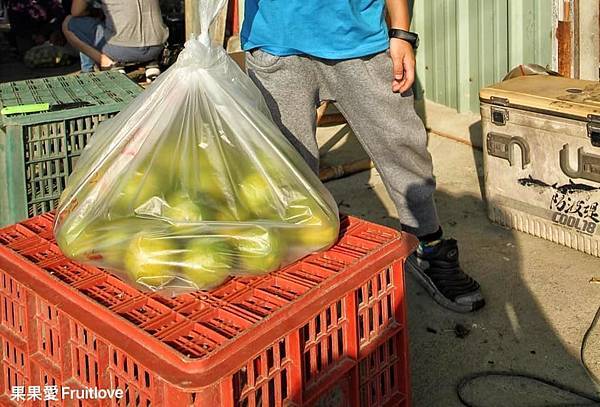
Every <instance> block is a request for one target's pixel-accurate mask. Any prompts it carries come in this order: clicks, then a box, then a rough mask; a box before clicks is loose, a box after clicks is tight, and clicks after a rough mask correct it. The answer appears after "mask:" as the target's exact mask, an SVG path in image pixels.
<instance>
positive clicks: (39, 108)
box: [0, 103, 50, 116]
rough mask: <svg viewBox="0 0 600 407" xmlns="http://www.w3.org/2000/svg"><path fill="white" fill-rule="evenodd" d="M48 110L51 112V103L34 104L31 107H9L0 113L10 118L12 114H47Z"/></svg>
mask: <svg viewBox="0 0 600 407" xmlns="http://www.w3.org/2000/svg"><path fill="white" fill-rule="evenodd" d="M48 110H50V104H49V103H33V104H29V105H16V106H7V107H5V108H3V109H2V110H0V113H2V114H3V115H5V116H8V115H11V114H24V113H38V112H46V111H48Z"/></svg>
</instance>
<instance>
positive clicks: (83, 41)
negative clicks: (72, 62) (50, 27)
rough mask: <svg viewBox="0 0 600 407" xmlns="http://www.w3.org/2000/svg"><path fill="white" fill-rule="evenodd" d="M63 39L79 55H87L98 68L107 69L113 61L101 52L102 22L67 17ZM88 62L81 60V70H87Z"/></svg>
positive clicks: (64, 23) (103, 41)
mask: <svg viewBox="0 0 600 407" xmlns="http://www.w3.org/2000/svg"><path fill="white" fill-rule="evenodd" d="M63 34H64V35H65V38H66V39H67V41H68V42H69V44H71V45H72V46H73V47H74V48H75V49H77V50H78V51H79V52H80V53H83V54H85V55H87V56H88V57H89V58H90V59H91V60H92V61H94V62H95V63H96V64H98V65H99V66H100V67H107V66H111V65H112V64H113V61H112V60H111V59H110V58H109V57H108V56H107V55H105V54H103V53H102V52H101V49H102V47H103V46H104V45H105V43H106V41H105V39H104V27H103V25H102V22H101V21H100V20H98V19H96V18H93V17H73V16H67V17H66V18H65V20H64V22H63ZM89 66H90V60H89V59H82V70H83V69H84V68H85V69H89Z"/></svg>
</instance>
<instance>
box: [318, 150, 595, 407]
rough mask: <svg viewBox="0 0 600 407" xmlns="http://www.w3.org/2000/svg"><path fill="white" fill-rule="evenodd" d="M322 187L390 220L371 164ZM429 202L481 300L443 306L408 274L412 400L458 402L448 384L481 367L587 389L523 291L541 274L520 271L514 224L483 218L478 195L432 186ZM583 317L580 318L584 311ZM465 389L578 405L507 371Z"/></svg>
mask: <svg viewBox="0 0 600 407" xmlns="http://www.w3.org/2000/svg"><path fill="white" fill-rule="evenodd" d="M479 158H480V157H478V159H479ZM326 185H327V186H328V187H329V189H330V190H331V191H332V192H333V194H334V196H335V198H336V200H337V202H338V204H339V205H340V210H341V211H342V212H345V213H349V214H352V215H356V216H359V217H362V218H365V219H367V220H370V221H372V222H376V223H380V224H385V225H387V226H392V227H397V226H398V220H397V219H396V218H395V215H393V214H395V210H394V209H393V207H392V206H391V203H390V201H389V198H387V195H386V193H385V190H384V187H383V185H382V184H381V180H380V179H379V176H378V175H377V174H376V172H375V171H370V172H369V171H367V172H362V173H359V174H356V175H353V176H351V177H348V178H344V179H340V180H336V181H331V182H329V183H327V184H326ZM436 201H437V205H438V210H439V214H440V218H441V222H442V226H443V227H444V229H445V231H446V234H447V235H448V236H453V237H455V238H457V239H458V241H459V244H460V248H461V259H462V265H463V267H464V268H465V269H466V270H467V271H468V272H469V273H470V274H471V275H472V276H473V277H475V278H476V279H477V280H478V281H479V282H480V283H481V285H482V287H483V291H484V294H485V296H486V299H487V306H486V307H485V308H484V309H483V310H481V311H479V312H477V313H474V314H470V315H462V314H457V313H453V312H451V311H447V310H445V309H443V308H441V307H440V306H438V305H437V304H436V303H435V302H433V301H432V300H431V299H430V298H429V296H428V294H427V293H426V292H425V291H424V290H423V289H422V288H421V287H420V286H419V285H418V283H417V282H416V280H415V279H414V278H413V277H412V276H407V288H408V290H407V292H408V313H409V336H410V356H411V366H412V367H411V375H412V387H413V402H414V406H415V407H432V406H460V405H462V404H461V403H460V401H459V399H458V397H457V395H456V386H457V384H458V383H459V381H460V380H461V378H463V377H465V376H467V375H470V374H473V373H475V372H481V371H488V370H489V371H519V372H528V373H531V374H536V375H539V376H542V377H545V378H547V379H548V380H550V381H556V382H560V383H562V384H564V385H567V386H571V387H573V388H576V389H579V390H581V391H583V392H586V393H589V394H592V395H593V394H594V392H595V391H596V388H595V387H594V384H593V383H592V381H591V380H590V379H589V378H588V377H587V376H586V374H585V372H584V369H583V368H582V367H581V365H580V362H579V359H578V355H577V354H575V353H573V352H572V350H569V349H567V347H566V346H565V343H564V339H561V336H564V335H562V334H563V333H562V332H558V331H557V327H556V326H555V325H557V323H556V322H550V321H549V320H548V318H547V313H548V310H547V309H543V308H542V307H541V305H540V301H539V298H538V297H537V295H539V294H534V293H532V290H531V289H530V286H533V285H536V284H538V283H539V282H537V281H532V280H531V277H532V275H531V273H529V271H528V270H527V269H524V266H523V264H524V261H523V259H522V257H523V253H522V249H521V245H520V243H519V240H520V239H518V236H516V232H513V231H510V230H506V229H503V228H500V227H499V226H496V225H494V224H492V223H490V222H489V221H488V219H487V217H486V212H485V206H484V203H483V202H482V201H481V199H480V198H479V197H477V196H475V195H471V194H464V195H460V194H458V195H455V194H452V195H451V194H449V193H447V192H444V191H438V193H437V195H436ZM532 239H533V238H532ZM538 240H539V239H538ZM544 243H545V242H544ZM551 247H553V246H551ZM561 250H562V248H561ZM544 264H552V259H547V258H546V259H544V260H543V261H542V264H540V266H541V267H544ZM596 264H597V263H596ZM546 271H547V272H548V273H551V272H552V270H546ZM526 277H527V278H526ZM544 283H547V282H546V281H544ZM551 283H552V281H551ZM553 285H554V288H553V289H554V291H552V290H549V289H547V288H546V287H544V290H543V291H544V293H545V295H549V296H556V297H557V302H556V305H557V306H558V307H560V306H563V305H562V304H565V303H568V302H569V300H570V299H569V298H568V297H565V296H564V295H565V292H564V290H562V289H561V288H560V287H558V286H556V284H553ZM538 291H539V290H538ZM561 296H562V297H561ZM565 307H566V308H568V305H567V306H565ZM575 312H576V311H575ZM582 317H583V318H584V319H585V320H586V321H587V317H588V315H585V316H582ZM588 323H589V322H588ZM558 329H560V325H559V328H558ZM564 329H571V330H572V328H569V327H564ZM571 348H573V346H571ZM465 397H466V399H467V400H469V401H470V402H471V403H473V405H476V406H481V407H493V406H498V407H499V406H513V407H529V406H557V405H583V404H585V403H586V400H585V399H582V398H578V397H574V396H572V395H570V394H568V393H566V392H562V391H557V390H556V389H554V388H551V387H548V386H543V385H539V384H536V383H534V382H528V381H524V380H513V379H506V378H496V379H493V380H492V379H486V380H480V381H477V382H474V383H472V385H470V386H469V387H467V388H466V389H465ZM588 405H589V404H588Z"/></svg>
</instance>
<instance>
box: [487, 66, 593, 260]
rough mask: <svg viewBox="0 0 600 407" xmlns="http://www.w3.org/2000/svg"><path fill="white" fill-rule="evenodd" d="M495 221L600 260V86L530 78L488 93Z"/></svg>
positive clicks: (490, 187) (489, 182) (489, 162)
mask: <svg viewBox="0 0 600 407" xmlns="http://www.w3.org/2000/svg"><path fill="white" fill-rule="evenodd" d="M480 100H481V122H482V127H483V137H484V151H483V158H484V159H483V163H484V171H485V195H486V200H487V202H488V214H489V217H490V219H491V220H492V221H494V222H497V223H499V224H501V225H504V226H507V227H510V228H513V229H516V230H520V231H523V232H527V233H530V234H532V235H535V236H538V237H542V238H544V239H547V240H551V241H553V242H557V243H560V244H563V245H565V246H569V247H572V248H574V249H577V250H581V251H583V252H585V253H589V254H592V255H594V256H599V255H600V249H599V247H600V225H599V223H600V83H598V82H592V81H582V80H574V79H567V78H561V77H553V76H541V75H538V76H524V77H519V78H515V79H511V80H508V81H505V82H502V83H499V84H496V85H493V86H490V87H487V88H484V89H482V90H481V92H480Z"/></svg>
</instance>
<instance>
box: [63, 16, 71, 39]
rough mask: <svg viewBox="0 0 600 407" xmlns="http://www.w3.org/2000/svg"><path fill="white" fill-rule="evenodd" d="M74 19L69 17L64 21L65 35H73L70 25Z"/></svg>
mask: <svg viewBox="0 0 600 407" xmlns="http://www.w3.org/2000/svg"><path fill="white" fill-rule="evenodd" d="M72 18H73V16H71V15H68V16H66V17H65V19H64V20H63V23H62V32H63V34H65V35H68V34H69V33H71V30H70V29H69V23H70V22H71V19H72Z"/></svg>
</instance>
